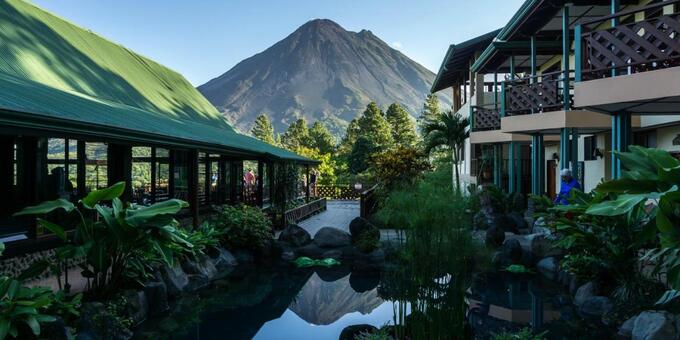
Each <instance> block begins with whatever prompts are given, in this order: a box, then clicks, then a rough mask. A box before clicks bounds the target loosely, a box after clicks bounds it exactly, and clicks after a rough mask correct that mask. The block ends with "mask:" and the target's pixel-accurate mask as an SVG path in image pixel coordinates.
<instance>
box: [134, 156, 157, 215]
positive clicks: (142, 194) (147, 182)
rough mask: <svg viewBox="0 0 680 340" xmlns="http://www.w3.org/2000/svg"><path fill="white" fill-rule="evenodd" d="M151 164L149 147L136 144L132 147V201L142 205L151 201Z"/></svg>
mask: <svg viewBox="0 0 680 340" xmlns="http://www.w3.org/2000/svg"><path fill="white" fill-rule="evenodd" d="M152 166H153V160H152V157H151V148H150V147H144V146H136V147H133V148H132V202H134V203H137V204H143V205H148V204H151V203H152V202H153V193H152V191H151V168H152Z"/></svg>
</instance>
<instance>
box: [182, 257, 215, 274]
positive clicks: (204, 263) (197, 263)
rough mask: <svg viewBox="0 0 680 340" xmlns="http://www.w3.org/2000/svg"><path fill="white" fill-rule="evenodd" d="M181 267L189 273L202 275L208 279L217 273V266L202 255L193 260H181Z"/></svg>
mask: <svg viewBox="0 0 680 340" xmlns="http://www.w3.org/2000/svg"><path fill="white" fill-rule="evenodd" d="M182 269H184V272H185V273H187V274H190V275H192V274H193V275H204V276H206V277H207V278H208V279H212V278H213V277H215V274H217V268H215V265H214V264H213V262H212V261H211V260H210V258H209V257H207V256H205V255H203V256H199V257H198V258H197V259H195V260H185V261H183V262H182Z"/></svg>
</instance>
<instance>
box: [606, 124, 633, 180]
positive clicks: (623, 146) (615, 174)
mask: <svg viewBox="0 0 680 340" xmlns="http://www.w3.org/2000/svg"><path fill="white" fill-rule="evenodd" d="M630 141H631V115H630V113H628V112H624V113H618V114H614V115H612V156H611V157H612V179H617V178H620V177H621V161H620V160H619V158H618V157H616V154H615V153H614V152H613V151H617V152H626V151H628V146H629V145H630Z"/></svg>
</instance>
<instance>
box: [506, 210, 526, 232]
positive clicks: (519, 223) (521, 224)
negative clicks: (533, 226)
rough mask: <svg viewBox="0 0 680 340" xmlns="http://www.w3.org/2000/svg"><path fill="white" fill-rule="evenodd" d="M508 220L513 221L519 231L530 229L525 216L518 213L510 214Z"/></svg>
mask: <svg viewBox="0 0 680 340" xmlns="http://www.w3.org/2000/svg"><path fill="white" fill-rule="evenodd" d="M508 219H509V220H511V221H512V223H513V224H514V225H515V228H517V230H524V229H529V226H528V225H527V221H526V220H525V219H524V215H522V214H521V213H519V212H517V211H512V212H510V213H508Z"/></svg>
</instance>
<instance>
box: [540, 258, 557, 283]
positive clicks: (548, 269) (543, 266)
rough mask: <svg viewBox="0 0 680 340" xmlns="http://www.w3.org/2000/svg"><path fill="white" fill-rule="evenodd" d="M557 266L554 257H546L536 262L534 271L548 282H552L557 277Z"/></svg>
mask: <svg viewBox="0 0 680 340" xmlns="http://www.w3.org/2000/svg"><path fill="white" fill-rule="evenodd" d="M558 267H559V264H558V262H557V259H556V258H554V257H546V258H543V259H541V260H540V261H538V263H537V264H536V270H538V272H539V273H541V275H543V276H544V277H545V278H547V279H548V280H554V279H555V278H556V276H557V268H558Z"/></svg>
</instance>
